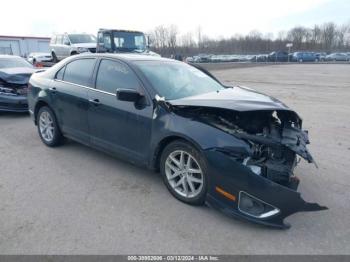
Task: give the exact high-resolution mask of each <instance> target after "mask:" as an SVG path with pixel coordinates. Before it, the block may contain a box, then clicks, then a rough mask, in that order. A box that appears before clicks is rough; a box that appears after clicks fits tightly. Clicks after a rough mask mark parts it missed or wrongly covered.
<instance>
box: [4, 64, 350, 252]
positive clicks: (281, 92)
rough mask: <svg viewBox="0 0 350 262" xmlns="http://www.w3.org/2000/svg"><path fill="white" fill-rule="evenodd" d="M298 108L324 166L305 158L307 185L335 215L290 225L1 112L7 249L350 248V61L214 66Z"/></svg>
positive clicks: (294, 219) (303, 216) (227, 77)
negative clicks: (184, 193)
mask: <svg viewBox="0 0 350 262" xmlns="http://www.w3.org/2000/svg"><path fill="white" fill-rule="evenodd" d="M213 73H214V74H215V75H217V76H218V77H219V78H220V79H221V80H223V81H225V82H229V83H237V84H241V85H246V86H249V87H254V88H255V89H257V90H259V91H262V92H266V93H268V94H270V95H273V96H275V97H277V98H279V99H280V100H282V101H284V102H285V103H286V104H288V105H289V106H290V107H292V108H294V109H296V110H297V111H298V112H299V113H300V115H301V116H302V117H303V119H304V127H305V128H306V129H308V130H309V131H310V138H311V142H312V144H311V145H310V149H311V151H312V152H313V155H314V157H315V159H316V160H317V162H318V165H319V168H318V169H316V168H315V167H314V166H313V165H310V164H306V163H305V162H301V164H300V165H299V167H298V168H297V171H296V172H297V174H298V176H299V177H300V178H301V180H302V181H301V186H300V191H301V192H302V195H303V196H304V198H305V199H306V200H308V201H317V202H319V203H320V204H322V205H326V206H328V207H329V208H330V209H329V210H328V211H322V212H310V213H298V214H295V215H293V216H291V217H289V218H288V222H290V223H291V224H292V228H291V229H289V230H273V229H269V228H265V227H262V226H257V225H253V224H250V223H247V222H242V221H239V220H235V219H231V218H228V217H226V216H225V215H223V214H221V213H220V212H218V211H216V210H212V209H210V208H207V207H198V208H196V207H190V206H187V205H184V204H182V203H180V202H179V201H177V200H175V199H174V198H173V197H172V196H171V195H170V194H169V193H168V192H167V190H166V188H165V186H164V185H163V184H162V182H161V179H160V177H159V175H158V174H155V173H153V172H150V171H145V170H143V169H140V168H137V167H134V166H131V165H129V164H127V163H124V162H122V161H119V160H117V159H114V158H112V157H110V156H107V155H105V154H103V153H100V152H98V151H96V150H93V149H90V148H87V147H85V146H82V145H80V144H77V143H74V142H68V143H67V144H65V145H64V146H62V147H59V148H57V149H51V148H48V147H45V146H44V145H43V144H42V143H41V142H40V140H39V137H38V135H37V132H36V129H35V128H34V126H33V124H32V122H31V120H30V119H29V117H28V116H27V115H14V114H1V115H0V253H1V254H4V253H6V254H9V253H11V254H14V253H16V254H24V253H25V254H48V253H49V254H59V253H64V254H116V253H122V254H134V253H138V254H140V253H141V254H143V253H153V254H154V253H182V254H184V253H195V254H200V253H205V254H207V253H213V254H350V219H349V217H350V204H349V201H350V174H349V170H350V136H349V133H350V132H349V131H350V102H349V101H350V65H272V66H264V67H252V68H241V69H237V68H235V69H230V70H218V71H215V70H214V71H213Z"/></svg>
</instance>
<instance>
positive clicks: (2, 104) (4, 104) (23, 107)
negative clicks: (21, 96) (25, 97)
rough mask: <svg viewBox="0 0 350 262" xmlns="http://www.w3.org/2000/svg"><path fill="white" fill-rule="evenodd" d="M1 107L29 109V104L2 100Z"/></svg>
mask: <svg viewBox="0 0 350 262" xmlns="http://www.w3.org/2000/svg"><path fill="white" fill-rule="evenodd" d="M1 107H2V108H9V109H27V108H28V104H21V103H17V104H13V103H4V102H0V108H1Z"/></svg>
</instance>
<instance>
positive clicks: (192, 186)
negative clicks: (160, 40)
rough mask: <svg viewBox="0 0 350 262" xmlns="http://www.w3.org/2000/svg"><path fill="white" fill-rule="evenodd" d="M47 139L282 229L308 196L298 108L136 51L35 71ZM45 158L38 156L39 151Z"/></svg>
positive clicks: (35, 98)
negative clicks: (131, 166)
mask: <svg viewBox="0 0 350 262" xmlns="http://www.w3.org/2000/svg"><path fill="white" fill-rule="evenodd" d="M29 84H30V86H31V89H30V92H29V94H28V102H29V107H30V114H31V116H32V118H33V120H34V123H35V124H36V125H37V130H38V135H39V137H40V138H41V140H42V142H43V143H44V144H45V145H47V146H50V147H54V146H58V145H59V144H60V143H62V142H63V140H62V138H63V137H69V138H71V139H73V140H76V141H78V142H81V143H83V144H86V145H89V146H91V147H94V148H98V149H100V150H102V151H105V152H109V153H110V154H113V155H116V156H119V157H122V158H124V159H126V160H128V161H130V162H132V163H137V164H138V165H141V166H143V167H147V168H150V169H155V170H160V173H161V176H162V178H163V181H164V183H165V185H166V187H167V188H168V190H169V192H170V193H171V194H172V195H173V196H174V197H175V198H177V199H178V200H180V201H182V202H184V203H187V204H191V205H203V204H204V203H208V204H209V205H210V206H212V207H215V208H217V209H219V210H222V211H224V212H225V213H226V214H228V215H231V216H238V217H241V218H244V219H246V220H249V221H253V222H256V223H260V224H263V225H267V226H273V227H277V228H288V227H289V225H288V224H286V223H284V219H285V218H286V217H287V216H289V215H291V214H293V213H296V212H301V211H303V212H304V211H318V210H324V209H327V208H326V207H324V206H320V205H318V204H316V203H308V202H306V201H305V200H303V199H302V197H301V195H300V193H299V192H297V187H298V184H299V179H298V178H297V177H295V176H294V174H293V170H294V168H295V166H296V165H297V163H298V157H299V156H300V157H302V158H304V159H305V160H306V161H308V162H309V163H313V162H314V160H313V158H312V156H311V154H310V152H309V151H308V149H307V146H306V145H307V144H308V143H309V139H308V133H307V131H304V130H303V129H302V120H301V119H300V117H299V115H298V114H297V113H296V112H295V111H293V110H292V109H290V108H288V107H287V106H286V105H285V104H284V103H282V102H280V101H278V100H277V99H275V98H272V97H269V96H267V95H264V94H262V93H259V92H256V91H254V90H252V89H248V88H243V87H239V86H235V87H228V86H225V85H223V84H222V83H220V81H219V80H217V79H216V78H215V77H214V76H212V75H211V74H210V73H209V72H207V71H206V70H205V69H203V68H201V67H199V66H198V65H196V66H191V65H188V64H186V63H182V62H179V61H175V60H172V59H164V58H159V57H152V56H145V55H137V54H82V55H79V56H73V57H70V58H68V59H65V60H64V61H62V62H60V63H58V64H56V65H55V66H53V67H52V68H50V69H48V70H47V71H45V72H43V73H38V74H34V75H33V76H32V78H31V79H30V83H29ZM39 157H40V156H39Z"/></svg>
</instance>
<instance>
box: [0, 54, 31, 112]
mask: <svg viewBox="0 0 350 262" xmlns="http://www.w3.org/2000/svg"><path fill="white" fill-rule="evenodd" d="M36 71H37V70H36V69H35V68H34V67H33V66H32V65H31V64H30V63H28V62H27V61H26V60H24V59H23V58H21V57H19V56H12V55H0V112H1V111H11V112H28V103H27V91H28V89H27V86H28V80H29V78H30V76H31V75H32V74H33V73H34V72H36Z"/></svg>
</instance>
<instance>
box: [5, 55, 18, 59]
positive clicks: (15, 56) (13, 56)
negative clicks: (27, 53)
mask: <svg viewBox="0 0 350 262" xmlns="http://www.w3.org/2000/svg"><path fill="white" fill-rule="evenodd" d="M0 58H10V59H11V58H22V57H20V56H17V55H0Z"/></svg>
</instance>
